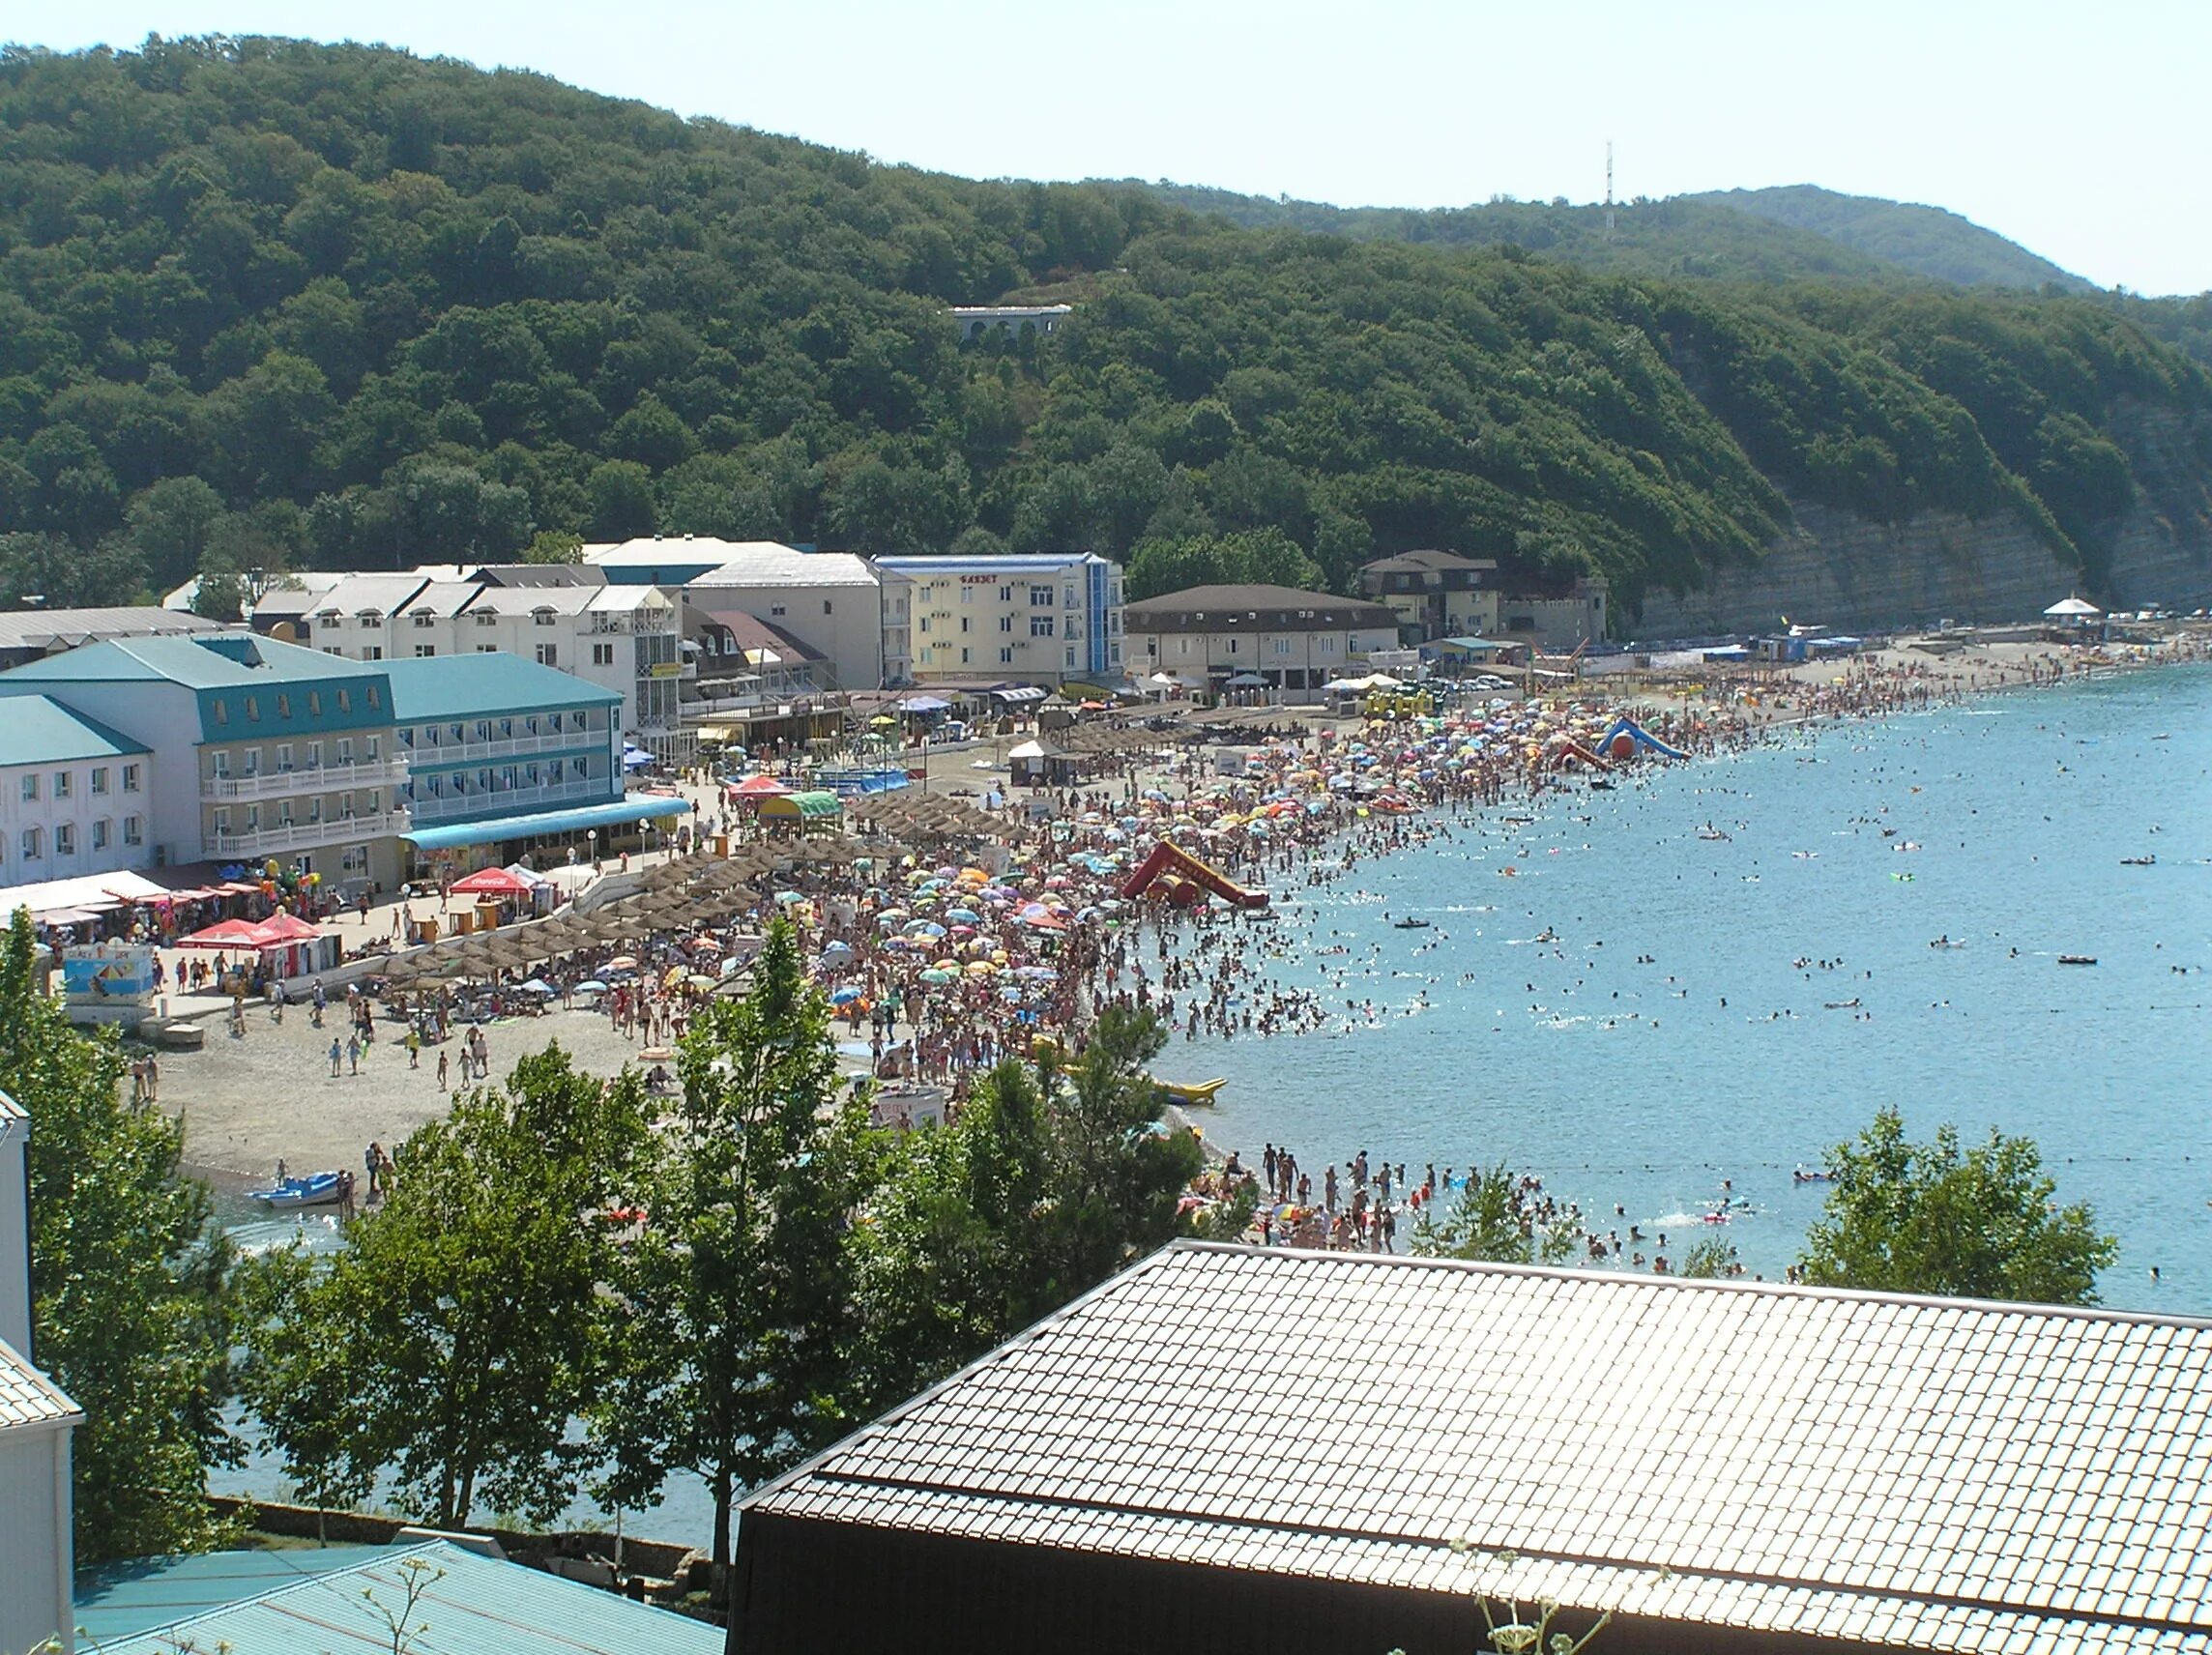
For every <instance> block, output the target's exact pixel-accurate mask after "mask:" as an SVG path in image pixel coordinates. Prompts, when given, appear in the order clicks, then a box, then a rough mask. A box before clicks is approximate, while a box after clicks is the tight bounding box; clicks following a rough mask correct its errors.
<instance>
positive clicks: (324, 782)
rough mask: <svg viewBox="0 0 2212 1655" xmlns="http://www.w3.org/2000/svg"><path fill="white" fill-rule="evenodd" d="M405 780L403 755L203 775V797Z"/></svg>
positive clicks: (390, 783)
mask: <svg viewBox="0 0 2212 1655" xmlns="http://www.w3.org/2000/svg"><path fill="white" fill-rule="evenodd" d="M406 779H407V761H406V760H405V759H404V758H386V759H368V760H364V761H362V762H360V763H357V764H350V765H348V764H335V765H308V766H306V767H305V768H301V767H294V768H293V769H288V770H257V771H255V772H254V773H253V774H251V775H230V776H202V777H201V778H200V797H201V798H208V799H215V800H218V801H228V800H230V799H233V798H284V797H286V796H288V795H299V794H305V793H335V792H339V791H342V790H344V789H346V788H351V787H390V786H393V785H394V784H396V783H398V782H403V781H405V780H406Z"/></svg>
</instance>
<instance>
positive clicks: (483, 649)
mask: <svg viewBox="0 0 2212 1655" xmlns="http://www.w3.org/2000/svg"><path fill="white" fill-rule="evenodd" d="M477 653H478V654H480V655H496V654H498V653H499V646H498V645H497V644H479V645H478V646H477Z"/></svg>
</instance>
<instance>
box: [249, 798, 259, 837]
mask: <svg viewBox="0 0 2212 1655" xmlns="http://www.w3.org/2000/svg"><path fill="white" fill-rule="evenodd" d="M246 830H247V832H248V833H258V832H260V831H261V806H260V805H258V804H249V805H247V807H246Z"/></svg>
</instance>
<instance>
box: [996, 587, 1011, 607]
mask: <svg viewBox="0 0 2212 1655" xmlns="http://www.w3.org/2000/svg"><path fill="white" fill-rule="evenodd" d="M1013 600H1014V589H1013V588H1012V587H1010V586H1002V587H1001V588H999V601H1000V602H1001V603H1011V602H1013Z"/></svg>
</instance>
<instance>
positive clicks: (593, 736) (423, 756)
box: [408, 730, 607, 765]
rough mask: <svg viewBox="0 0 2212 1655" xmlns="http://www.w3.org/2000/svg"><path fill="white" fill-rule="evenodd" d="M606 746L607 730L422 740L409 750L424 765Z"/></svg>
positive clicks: (451, 763)
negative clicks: (472, 738) (473, 738)
mask: <svg viewBox="0 0 2212 1655" xmlns="http://www.w3.org/2000/svg"><path fill="white" fill-rule="evenodd" d="M606 745H607V733H606V732H605V731H604V730H563V731H560V732H559V733H558V734H549V735H538V736H494V737H491V738H490V739H489V740H465V741H421V742H418V743H417V744H416V745H414V746H412V747H410V748H408V753H409V754H410V756H411V757H413V758H414V759H415V760H416V761H417V762H418V763H421V764H425V765H459V764H473V763H476V762H477V761H479V760H482V759H511V758H513V757H514V756H515V755H517V754H519V753H585V752H601V751H604V750H605V748H606Z"/></svg>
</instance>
